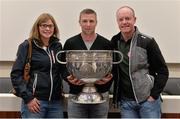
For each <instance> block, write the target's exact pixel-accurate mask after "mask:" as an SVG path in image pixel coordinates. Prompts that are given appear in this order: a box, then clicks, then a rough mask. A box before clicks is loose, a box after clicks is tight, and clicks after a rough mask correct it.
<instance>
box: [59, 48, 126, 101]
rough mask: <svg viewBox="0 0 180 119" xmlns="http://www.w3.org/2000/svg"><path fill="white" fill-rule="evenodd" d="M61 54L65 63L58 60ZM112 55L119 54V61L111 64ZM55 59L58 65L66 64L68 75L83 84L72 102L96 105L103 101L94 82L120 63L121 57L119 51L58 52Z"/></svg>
mask: <svg viewBox="0 0 180 119" xmlns="http://www.w3.org/2000/svg"><path fill="white" fill-rule="evenodd" d="M62 53H66V62H62V61H60V60H59V59H58V56H59V55H60V54H62ZM113 53H118V54H119V57H120V60H119V61H117V62H113ZM56 59H57V61H58V62H59V63H61V64H66V66H67V69H68V71H69V72H70V74H72V75H73V76H75V77H76V78H77V79H80V80H83V81H84V82H85V85H84V87H83V89H82V92H81V93H79V95H77V97H76V98H74V99H72V100H73V101H74V102H76V103H80V104H97V103H103V102H104V101H105V100H104V99H103V97H102V95H101V94H100V93H98V92H97V91H96V87H95V86H94V82H95V81H97V80H100V79H102V78H104V77H105V76H106V75H107V74H109V73H110V72H111V70H112V64H118V63H120V62H121V61H122V60H123V55H122V53H121V52H119V51H111V50H68V51H60V52H58V53H57V54H56Z"/></svg>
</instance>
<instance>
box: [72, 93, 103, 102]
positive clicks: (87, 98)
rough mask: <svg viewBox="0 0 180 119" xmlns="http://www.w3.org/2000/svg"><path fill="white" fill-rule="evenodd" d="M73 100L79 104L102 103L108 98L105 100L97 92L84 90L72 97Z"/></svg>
mask: <svg viewBox="0 0 180 119" xmlns="http://www.w3.org/2000/svg"><path fill="white" fill-rule="evenodd" d="M72 101H73V102H74V103H78V104H100V103H104V102H105V101H106V100H104V99H103V97H102V96H101V94H99V93H97V92H93V93H85V92H82V93H80V94H79V95H77V96H76V97H74V98H72Z"/></svg>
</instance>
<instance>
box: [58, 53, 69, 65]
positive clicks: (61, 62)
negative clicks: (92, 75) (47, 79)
mask: <svg viewBox="0 0 180 119" xmlns="http://www.w3.org/2000/svg"><path fill="white" fill-rule="evenodd" d="M62 53H65V51H59V52H58V53H57V54H56V60H57V62H58V63H60V64H67V62H63V61H60V60H59V59H58V55H59V54H62Z"/></svg>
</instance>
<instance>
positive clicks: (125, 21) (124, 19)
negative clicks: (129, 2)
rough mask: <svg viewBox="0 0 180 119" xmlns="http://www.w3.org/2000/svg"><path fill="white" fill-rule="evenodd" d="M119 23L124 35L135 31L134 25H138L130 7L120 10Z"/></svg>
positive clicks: (118, 12) (118, 14)
mask: <svg viewBox="0 0 180 119" xmlns="http://www.w3.org/2000/svg"><path fill="white" fill-rule="evenodd" d="M116 17H117V23H118V26H119V29H120V31H121V33H122V34H124V35H125V34H126V35H128V34H132V33H133V32H134V31H135V28H134V24H135V23H136V17H135V15H134V11H132V9H130V8H128V7H123V8H120V9H118V11H117V14H116Z"/></svg>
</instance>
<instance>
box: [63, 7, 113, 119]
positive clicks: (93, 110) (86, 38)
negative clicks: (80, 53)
mask: <svg viewBox="0 0 180 119" xmlns="http://www.w3.org/2000/svg"><path fill="white" fill-rule="evenodd" d="M79 24H80V26H81V29H82V32H81V33H80V34H78V35H75V36H73V37H71V38H70V39H68V40H67V41H66V42H65V45H64V50H111V44H110V41H109V40H107V39H106V38H104V37H102V36H101V35H99V34H97V33H95V28H96V25H97V16H96V12H95V11H93V10H92V9H84V10H83V11H81V13H80V17H79ZM68 79H69V80H68V83H69V85H70V92H69V93H70V95H69V99H68V117H69V118H106V117H107V114H108V110H109V96H108V91H109V89H110V87H111V83H112V81H111V79H112V75H111V74H110V75H108V76H107V77H105V78H103V79H101V80H98V81H96V82H95V85H96V88H97V91H98V92H99V93H101V94H102V95H103V97H104V98H105V99H106V101H105V102H104V103H100V104H78V103H74V102H73V101H72V98H74V97H76V96H77V95H78V94H79V93H80V92H81V90H82V87H83V84H84V83H83V81H81V80H79V79H76V78H74V77H73V76H69V77H68Z"/></svg>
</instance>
